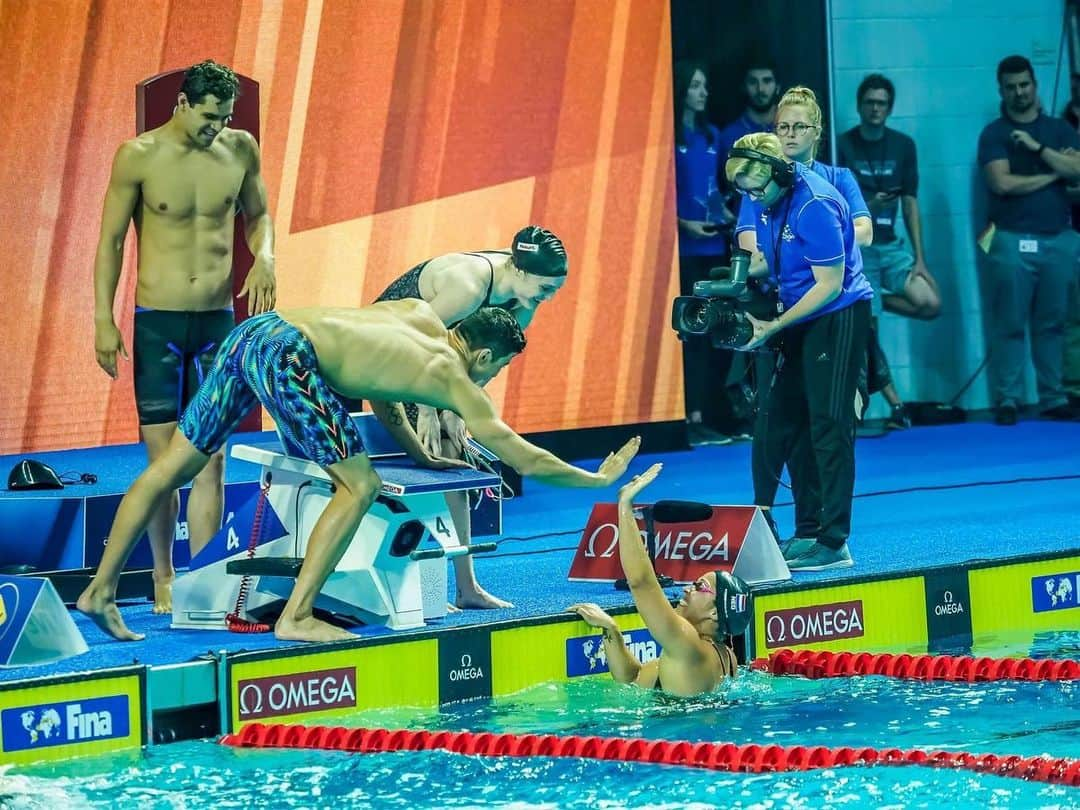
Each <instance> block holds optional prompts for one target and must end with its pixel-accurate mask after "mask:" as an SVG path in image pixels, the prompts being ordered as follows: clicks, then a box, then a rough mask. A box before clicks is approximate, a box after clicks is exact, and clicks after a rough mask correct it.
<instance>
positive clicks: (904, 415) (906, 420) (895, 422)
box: [885, 402, 911, 430]
mask: <svg viewBox="0 0 1080 810" xmlns="http://www.w3.org/2000/svg"><path fill="white" fill-rule="evenodd" d="M885 427H887V428H888V429H889V430H907V429H908V428H909V427H911V417H910V416H908V412H907V408H905V407H904V403H903V402H898V403H896V404H895V405H893V407H892V414H891V415H890V416H889V418H888V420H887V421H886V422H885Z"/></svg>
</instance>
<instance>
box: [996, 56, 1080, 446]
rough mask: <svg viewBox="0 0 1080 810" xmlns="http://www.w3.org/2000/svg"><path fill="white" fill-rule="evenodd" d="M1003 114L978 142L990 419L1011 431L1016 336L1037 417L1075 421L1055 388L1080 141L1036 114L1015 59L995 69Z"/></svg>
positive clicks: (1027, 77)
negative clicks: (1028, 366) (1031, 376)
mask: <svg viewBox="0 0 1080 810" xmlns="http://www.w3.org/2000/svg"><path fill="white" fill-rule="evenodd" d="M997 79H998V92H999V93H1000V94H1001V101H1002V115H1001V117H1000V118H998V119H997V120H995V121H991V122H990V123H989V124H987V126H986V127H985V128H984V129H983V131H982V134H981V135H980V136H979V157H978V160H979V166H980V168H981V169H982V173H983V179H984V180H985V181H986V185H987V188H988V189H989V191H990V206H989V214H990V223H991V228H990V229H988V232H987V233H985V234H984V237H985V238H983V239H980V244H981V245H982V247H983V249H984V250H985V251H986V254H987V261H986V271H987V273H988V279H987V282H988V283H987V289H988V294H989V330H988V332H989V338H990V347H989V353H990V370H991V372H992V376H993V380H992V385H993V397H994V406H995V409H996V414H995V420H996V421H997V423H998V424H999V425H1013V424H1016V418H1017V409H1018V407H1019V405H1020V404H1021V399H1022V396H1023V389H1024V370H1025V360H1024V333H1025V330H1026V329H1030V331H1031V355H1032V361H1033V363H1034V366H1035V380H1036V384H1037V386H1038V394H1039V410H1040V412H1041V413H1042V415H1043V417H1045V418H1049V419H1076V418H1078V416H1080V414H1078V413H1077V411H1076V410H1075V409H1074V408H1073V407H1071V406H1070V405H1069V403H1068V398H1067V397H1066V395H1065V389H1064V387H1063V385H1062V364H1063V360H1064V350H1065V339H1064V335H1065V318H1066V314H1067V309H1068V300H1069V294H1070V291H1071V288H1072V286H1073V285H1075V284H1076V283H1077V269H1078V262H1080V235H1078V234H1077V233H1076V231H1074V230H1073V229H1072V222H1071V218H1070V215H1071V211H1070V202H1069V196H1068V192H1067V185H1068V184H1069V183H1070V182H1075V181H1076V180H1077V179H1078V178H1080V154H1078V153H1077V152H1076V151H1074V150H1078V149H1080V136H1078V135H1077V133H1076V130H1074V129H1073V128H1072V127H1070V126H1069V125H1068V124H1067V123H1065V122H1064V121H1062V120H1061V119H1060V118H1052V117H1050V116H1048V115H1045V114H1044V113H1043V112H1042V110H1041V109H1040V107H1039V100H1038V95H1037V86H1036V83H1035V72H1034V70H1033V69H1032V67H1031V63H1030V62H1029V61H1028V60H1027V59H1026V58H1025V57H1023V56H1009V57H1006V58H1005V59H1003V60H1001V63H1000V64H999V65H998V70H997Z"/></svg>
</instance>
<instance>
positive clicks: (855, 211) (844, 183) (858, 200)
mask: <svg viewBox="0 0 1080 810" xmlns="http://www.w3.org/2000/svg"><path fill="white" fill-rule="evenodd" d="M809 168H810V170H811V171H813V172H814V173H816V174H818V175H819V176H821V177H823V178H825V180H827V181H828V183H829V185H831V186H832V187H833V188H835V189H836V190H837V191H839V192H840V196H842V197H843V198H844V201H845V202H846V203H847V204H848V210H849V211H851V219H852V221H854V220H856V219H858V218H859V217H869V216H870V209H869V208H868V207H867V206H866V200H865V199H864V198H863V193H862V189H860V188H859V181H858V180H856V179H855V175H854V173H853V172H852V171H851V169H845V168H843V167H842V166H830V165H829V164H828V163H822V162H821V161H819V160H815V161H812V162H811V163H810V164H809ZM749 208H750V207H749V206H745V205H744V206H740V208H739V221H738V223H737V224H736V225H735V238H736V240H737V239H738V236H739V234H740V233H742V232H743V231H755V230H757V226H756V225H755V224H754V215H753V213H752V212H751V211H750V210H749Z"/></svg>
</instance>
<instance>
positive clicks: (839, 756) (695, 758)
mask: <svg viewBox="0 0 1080 810" xmlns="http://www.w3.org/2000/svg"><path fill="white" fill-rule="evenodd" d="M221 742H222V744H224V745H231V746H236V747H239V748H307V749H320V750H334V751H351V752H354V753H381V752H391V751H429V750H434V749H441V750H444V751H450V752H452V753H456V754H473V755H480V756H495V757H573V758H579V759H598V760H610V761H620V762H647V763H656V764H663V765H682V766H685V767H690V768H704V769H708V770H715V771H740V772H745V773H771V772H778V771H806V770H816V769H819V768H834V767H837V766H843V765H923V766H927V767H931V768H955V769H964V770H970V771H976V772H978V773H989V774H995V775H998V776H1011V777H1015V778H1019V779H1025V780H1029V781H1037V782H1049V783H1051V784H1058V785H1071V786H1080V760H1069V759H1063V758H1059V759H1051V758H1049V757H1020V756H1015V755H1013V756H997V755H995V754H969V753H966V752H963V751H960V752H957V751H933V752H927V751H903V750H901V749H899V748H886V749H878V748H826V747H824V746H801V745H797V746H780V745H735V744H733V743H712V742H699V743H691V742H685V741H683V742H670V741H667V740H646V739H640V738H630V739H627V738H617V737H616V738H612V737H578V736H573V737H561V736H557V735H554V734H542V735H539V734H491V733H487V732H483V733H474V732H472V731H434V732H433V731H409V730H398V731H388V730H387V729H382V728H377V729H368V728H346V727H343V726H300V725H288V724H262V723H250V724H249V725H246V726H244V728H243V729H242V730H241V731H240V732H239V733H237V734H226V735H225V736H224V737H222V739H221Z"/></svg>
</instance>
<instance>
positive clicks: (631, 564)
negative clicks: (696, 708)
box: [567, 464, 753, 697]
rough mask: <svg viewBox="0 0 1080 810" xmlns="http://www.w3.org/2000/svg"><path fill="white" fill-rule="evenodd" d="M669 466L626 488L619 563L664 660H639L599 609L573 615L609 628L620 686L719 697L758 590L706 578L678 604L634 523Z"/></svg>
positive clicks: (732, 579) (608, 645)
mask: <svg viewBox="0 0 1080 810" xmlns="http://www.w3.org/2000/svg"><path fill="white" fill-rule="evenodd" d="M662 467H663V465H662V464H654V465H652V466H651V467H649V469H648V470H646V471H645V472H644V473H642V474H641V475H637V476H634V478H632V479H631V480H630V481H629V482H628V483H627V484H626V485H625V486H623V488H622V489H620V490H619V562H621V563H622V569H623V573H624V574H626V581H627V584H628V585H629V586H630V595H631V596H632V597H633V599H634V605H636V606H637V609H638V614H639V615H640V616H641V618H642V620H643V621H644V622H645V626H646V627H647V628H649V632H650V633H652V636H653V638H655V639H656V640H657V642H659V644H660V646H661V647H662V648H663V651H662V652H661V653H660V657H659V658H657V659H656V660H655V661H649V662H648V663H646V664H642V663H639V662H638V660H637V658H636V657H635V656H634V654H633V653H632V652H630V650H629V649H628V648H627V646H626V644H625V642H624V641H623V635H622V631H621V630H619V626H618V625H617V624H616V623H615V620H614V619H613V618H612V617H611V616H609V615H608V614H607V613H606V612H604V610H603V609H602V608H601V607H599V606H598V605H594V604H593V603H591V602H582V603H579V604H576V605H571V606H570V607H568V608H567V610H568V611H571V612H573V613H577V614H578V615H579V616H580V617H581V618H582V619H584V620H585V622H586V623H588V624H591V625H592V626H593V627H599V628H600V629H601V630H603V632H604V635H603V641H602V642H601V643H602V644H603V645H604V654H605V655H606V657H607V663H608V669H609V670H610V671H611V676H612V677H613V678H614V679H615V680H616V681H618V682H619V683H632V684H635V685H637V686H641V687H644V688H646V689H662V690H663V691H665V692H668V693H670V694H672V695H679V696H682V697H693V696H694V695H700V694H702V693H704V692H711V691H712V690H713V689H715V688H716V687H717V686H718V685H719V684H720V683H721V682H722V681H723V680H724V679H725V678H734V677H735V675H736V672H737V668H738V662H737V661H736V660H735V651H734V650H732V648H731V644H732V642H731V637H732V636H736V635H739V634H740V633H742V632H743V631H744V630H746V626H747V624H749V623H750V617H751V615H753V608H752V604H751V596H750V588H749V587H748V586H747V584H746V583H745V582H743V581H742V580H741V579H739V578H738V577H736V576H734V575H733V574H729V573H728V572H726V571H713V572H711V573H708V574H705V575H704V576H702V577H700V578H699V579H698V580H697V581H696V582H694V583H693V584H691V585H688V586H687V587H686V588H684V589H683V595H682V598H681V599H680V600H679V604H678V606H677V607H672V606H671V602H670V601H669V600H668V596H667V594H666V593H664V589H663V588H661V587H660V583H659V582H658V581H657V579H656V571H655V570H654V569H653V564H652V561H651V560H650V559H649V554H648V552H647V551H646V550H645V544H644V543H642V542H641V533H640V532H639V531H638V526H637V521H636V520H635V519H634V499H635V498H636V497H637V496H638V494H639V493H640V492H641V491H642V490H643V489H645V487H647V486H648V485H649V484H650V483H652V481H653V479H655V478H656V476H657V475H659V474H660V470H661V468H662ZM661 683H662V684H663V685H661Z"/></svg>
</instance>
